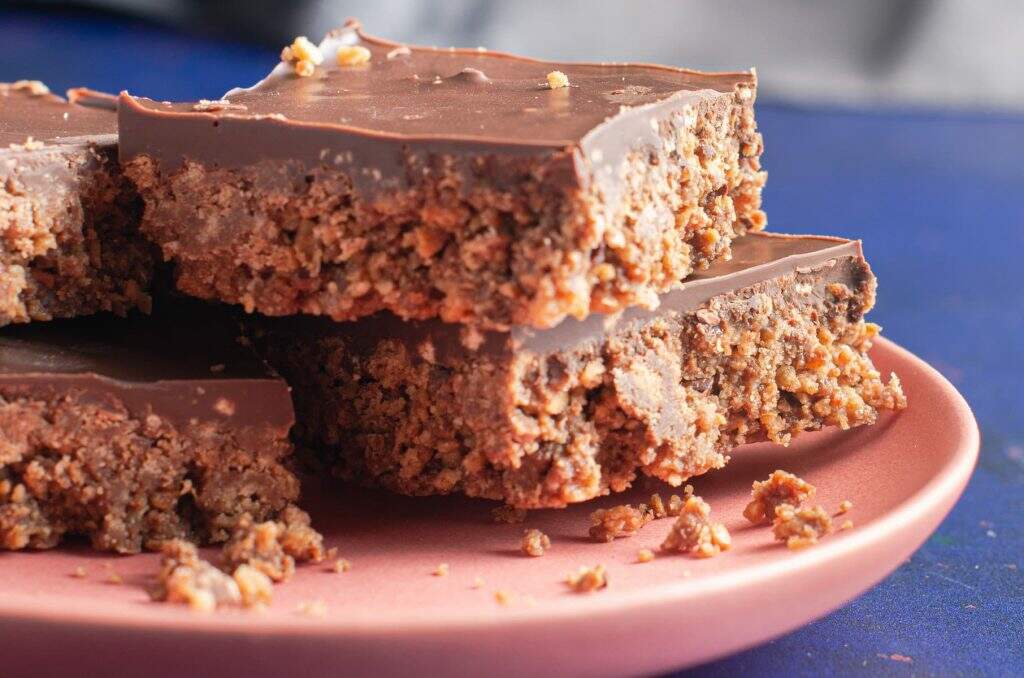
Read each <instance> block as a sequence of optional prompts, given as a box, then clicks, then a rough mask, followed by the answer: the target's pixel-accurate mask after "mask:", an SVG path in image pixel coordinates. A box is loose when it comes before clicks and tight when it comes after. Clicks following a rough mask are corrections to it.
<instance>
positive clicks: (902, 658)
mask: <svg viewBox="0 0 1024 678" xmlns="http://www.w3.org/2000/svg"><path fill="white" fill-rule="evenodd" d="M877 656H878V657H879V658H881V659H889V660H891V661H894V662H902V663H904V664H913V663H914V659H913V657H908V656H906V655H904V654H885V653H884V652H879V653H878V654H877Z"/></svg>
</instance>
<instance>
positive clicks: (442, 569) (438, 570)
mask: <svg viewBox="0 0 1024 678" xmlns="http://www.w3.org/2000/svg"><path fill="white" fill-rule="evenodd" d="M430 574H432V575H434V576H435V577H447V576H448V563H438V565H437V567H435V568H434V571H433V572H431V573H430Z"/></svg>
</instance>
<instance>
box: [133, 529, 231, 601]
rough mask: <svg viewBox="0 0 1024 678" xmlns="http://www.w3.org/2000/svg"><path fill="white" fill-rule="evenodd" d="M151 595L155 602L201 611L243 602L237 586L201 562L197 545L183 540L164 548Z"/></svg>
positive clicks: (204, 562) (176, 540) (212, 567)
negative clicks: (180, 604) (182, 604)
mask: <svg viewBox="0 0 1024 678" xmlns="http://www.w3.org/2000/svg"><path fill="white" fill-rule="evenodd" d="M151 596H152V598H153V600H160V601H167V602H169V603H184V604H186V605H188V606H189V607H191V608H192V609H193V610H196V611H198V612H211V611H213V610H215V609H216V608H217V607H218V606H221V605H238V604H239V603H241V602H242V594H241V591H239V589H238V583H237V582H236V581H235V580H234V579H233V578H232V577H229V576H228V575H226V574H224V573H223V572H221V571H220V570H218V569H217V568H216V567H214V566H213V565H211V564H210V563H208V562H206V561H205V560H202V559H201V558H200V557H199V552H198V551H197V550H196V546H195V544H192V543H190V542H187V541H185V540H183V539H172V540H171V541H169V542H167V543H165V544H164V545H163V547H162V548H161V562H160V572H159V573H158V575H157V581H156V586H155V588H154V589H153V591H152V593H151Z"/></svg>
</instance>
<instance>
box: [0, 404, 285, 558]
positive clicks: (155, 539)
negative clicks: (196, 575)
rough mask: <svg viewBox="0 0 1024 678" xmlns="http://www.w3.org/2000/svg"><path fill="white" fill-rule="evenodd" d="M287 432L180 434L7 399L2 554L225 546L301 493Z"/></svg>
mask: <svg viewBox="0 0 1024 678" xmlns="http://www.w3.org/2000/svg"><path fill="white" fill-rule="evenodd" d="M290 451H291V446H290V444H289V443H288V441H287V440H286V439H284V438H283V436H282V434H281V433H280V432H279V431H277V430H273V429H268V430H266V431H260V430H255V429H254V430H249V431H241V432H240V431H238V430H234V429H225V428H222V427H220V426H218V425H217V424H216V423H214V422H202V421H197V422H194V423H191V424H188V425H186V426H176V425H174V424H172V423H171V422H169V421H167V420H165V419H162V418H160V417H158V416H156V415H150V416H147V417H144V418H141V419H140V418H136V417H134V416H132V415H131V414H129V413H128V412H127V411H126V410H124V409H123V408H118V407H114V406H108V405H104V404H98V403H97V402H96V401H95V399H91V398H78V397H75V396H74V395H70V396H65V397H56V398H53V399H43V398H26V397H17V396H10V395H9V394H5V393H0V549H4V548H5V549H24V548H31V549H42V548H50V547H53V546H56V545H57V544H58V543H59V542H60V541H61V540H62V539H63V538H64V537H66V536H73V535H83V536H86V537H88V538H89V540H90V541H91V542H92V545H93V546H94V547H95V548H97V549H102V550H107V551H116V552H119V553H135V552H138V551H140V550H142V549H155V548H159V547H160V545H161V544H162V543H164V542H167V541H169V540H171V539H176V538H184V539H188V540H193V541H197V542H201V543H204V542H223V541H225V540H226V539H228V537H229V535H230V534H231V533H232V531H233V530H234V528H235V527H236V525H237V523H238V521H239V520H240V519H241V518H242V517H243V516H246V515H248V516H251V517H254V518H255V519H256V520H265V519H268V518H272V517H274V516H275V515H276V514H277V512H279V511H281V510H283V509H285V507H286V506H287V505H288V504H289V503H291V502H293V501H294V500H295V499H296V498H297V497H298V494H299V483H298V480H297V478H296V477H295V476H294V475H293V474H292V473H291V472H290V471H289V470H288V469H287V468H286V467H285V466H284V465H283V464H282V461H283V459H284V457H285V456H286V455H287V454H289V453H290Z"/></svg>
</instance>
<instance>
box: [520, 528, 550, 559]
mask: <svg viewBox="0 0 1024 678" xmlns="http://www.w3.org/2000/svg"><path fill="white" fill-rule="evenodd" d="M521 548H522V551H523V553H525V554H526V555H528V556H533V557H535V558H539V557H540V556H542V555H544V552H545V551H546V550H547V549H549V548H551V539H550V538H549V537H548V536H547V535H546V534H544V533H543V532H541V531H540V530H526V531H525V532H524V533H523V543H522V545H521Z"/></svg>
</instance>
